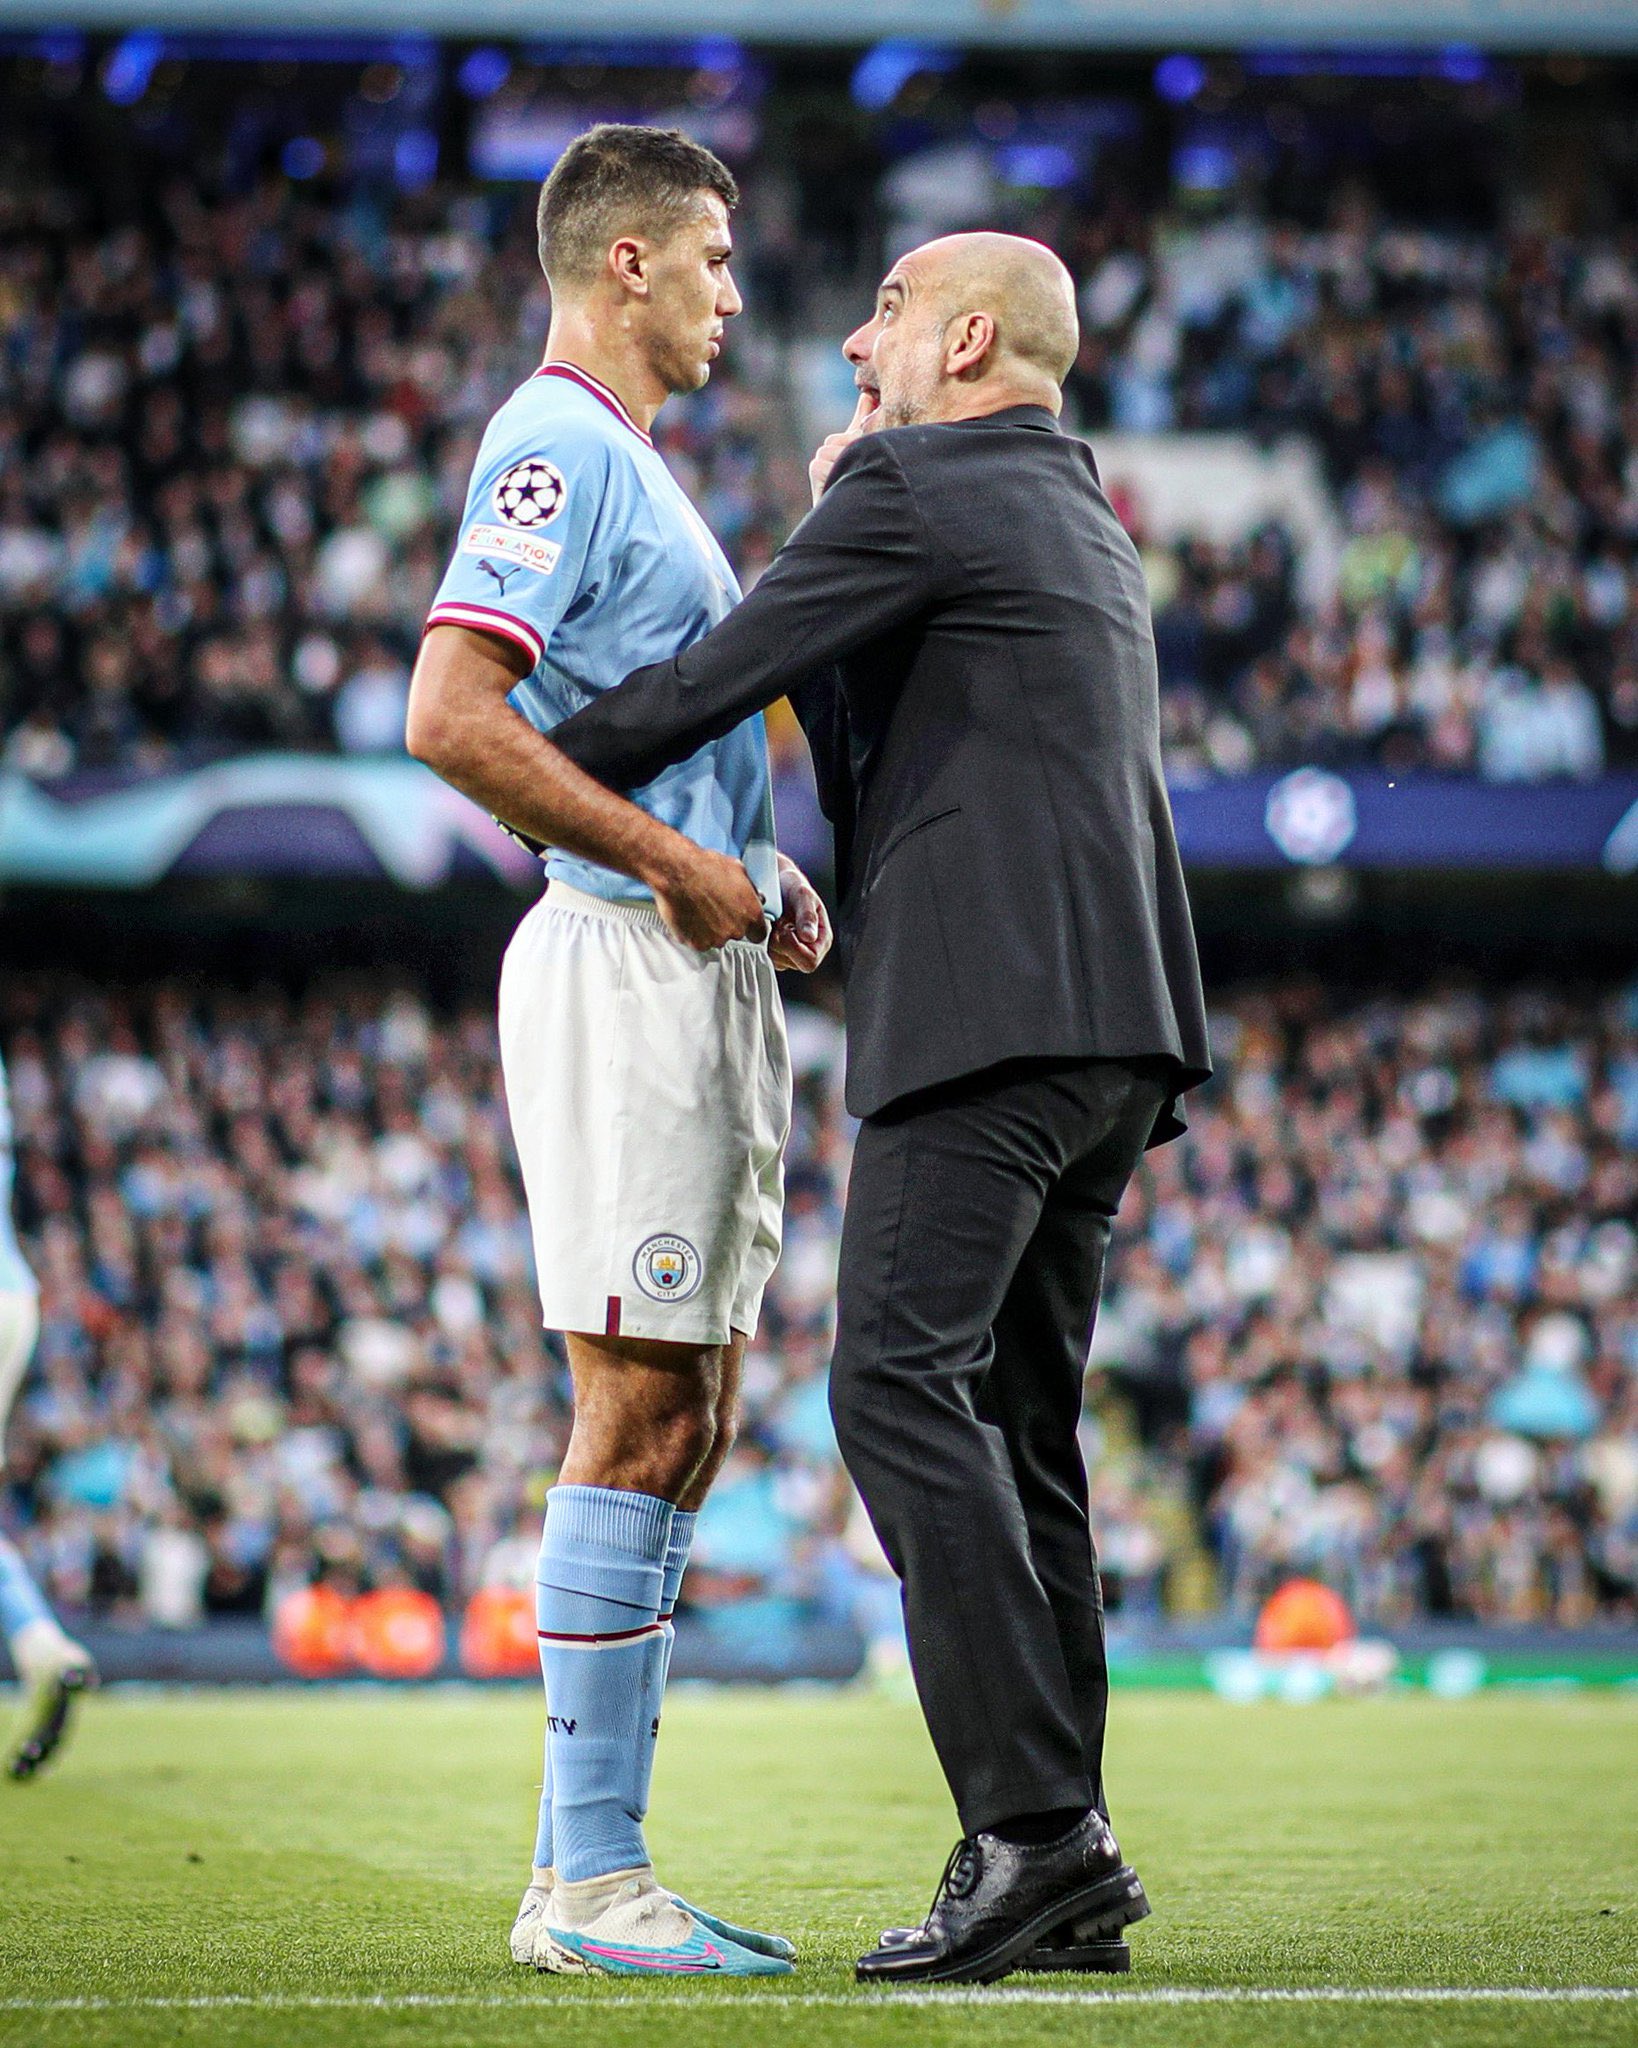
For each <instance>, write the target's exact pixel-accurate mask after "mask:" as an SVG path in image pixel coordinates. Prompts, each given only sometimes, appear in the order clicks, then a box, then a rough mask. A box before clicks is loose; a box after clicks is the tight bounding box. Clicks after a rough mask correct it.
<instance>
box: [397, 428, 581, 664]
mask: <svg viewBox="0 0 1638 2048" xmlns="http://www.w3.org/2000/svg"><path fill="white" fill-rule="evenodd" d="M609 469H610V459H609V449H608V445H607V443H606V442H605V441H602V440H600V439H599V438H598V437H597V436H596V435H595V434H592V433H588V432H587V431H585V430H584V429H583V428H581V427H580V426H579V425H578V424H572V423H571V424H565V423H563V422H560V421H559V422H551V421H548V422H542V423H540V424H538V425H536V426H535V427H533V428H532V429H526V430H524V431H522V432H519V431H514V432H512V433H510V434H507V435H494V434H491V435H487V436H485V439H484V444H483V446H482V447H481V448H480V449H479V451H478V460H477V463H476V465H475V466H474V468H473V471H472V482H471V485H470V487H469V488H468V491H467V498H466V509H465V511H464V512H463V514H462V516H461V530H460V534H459V537H458V538H457V540H456V543H455V552H454V554H453V556H452V557H451V560H450V564H449V567H448V569H447V570H445V572H444V580H443V582H442V583H441V584H440V585H439V587H438V596H437V599H436V601H435V603H434V604H433V607H432V610H431V612H430V613H429V614H428V617H427V624H428V626H429V627H431V626H467V627H471V628H473V629H475V630H476V631H478V632H483V633H495V634H498V635H499V636H500V637H501V638H502V639H503V640H510V641H512V642H513V643H514V644H515V645H516V646H518V647H520V648H522V650H523V651H524V652H525V653H526V654H527V655H528V657H529V662H530V666H531V667H535V666H538V664H539V663H540V661H541V660H542V658H543V657H544V655H545V653H546V649H547V646H548V644H549V643H550V641H551V637H552V632H553V629H554V628H555V627H556V626H557V624H558V622H559V620H560V619H562V617H563V615H564V614H565V612H567V611H568V609H569V607H570V606H571V605H572V604H573V603H574V601H575V599H576V597H578V596H579V595H580V592H581V590H582V589H583V588H584V587H585V584H586V582H587V564H588V562H589V560H590V559H591V556H592V553H593V549H594V547H595V544H596V539H597V533H598V529H599V526H600V525H601V524H603V523H604V522H605V512H606V507H605V499H606V496H607V492H608V486H609Z"/></svg>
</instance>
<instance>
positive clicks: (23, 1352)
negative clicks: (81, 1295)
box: [0, 1288, 40, 1428]
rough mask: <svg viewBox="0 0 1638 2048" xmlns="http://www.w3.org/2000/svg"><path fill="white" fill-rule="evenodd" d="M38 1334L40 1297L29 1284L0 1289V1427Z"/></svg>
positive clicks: (18, 1385) (2, 1425)
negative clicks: (25, 1287)
mask: <svg viewBox="0 0 1638 2048" xmlns="http://www.w3.org/2000/svg"><path fill="white" fill-rule="evenodd" d="M39 1334H40V1299H39V1296H38V1295H37V1294H35V1292H34V1291H33V1289H32V1288H28V1289H17V1290H15V1291H12V1290H8V1291H6V1292H5V1293H0V1428H3V1427H4V1424H5V1420H6V1417H7V1416H8V1415H9V1414H10V1413H11V1404H12V1402H13V1401H14V1400H16V1398H17V1389H18V1388H19V1387H20V1386H21V1385H22V1383H23V1375H24V1373H26V1372H27V1371H28V1362H29V1360H30V1359H31V1358H32V1357H33V1356H34V1345H35V1341H36V1339H37V1338H38V1337H39Z"/></svg>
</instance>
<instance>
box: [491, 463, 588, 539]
mask: <svg viewBox="0 0 1638 2048" xmlns="http://www.w3.org/2000/svg"><path fill="white" fill-rule="evenodd" d="M568 495H569V487H568V485H567V484H566V483H565V482H564V481H563V476H562V472H561V471H559V470H556V469H554V468H553V467H552V465H551V464H550V463H549V462H543V461H542V460H541V458H540V457H539V456H538V455H532V456H530V457H529V459H528V460H527V461H526V462H514V463H513V465H512V467H511V468H510V469H509V470H507V471H506V473H505V474H504V475H503V476H500V477H498V478H497V479H496V481H495V488H494V491H493V493H492V495H491V503H492V504H493V505H494V507H495V517H496V518H497V519H504V520H505V522H506V524H507V525H508V526H518V527H521V528H522V529H523V531H524V532H525V533H531V532H533V531H534V529H535V528H536V527H537V526H550V525H551V523H552V521H553V520H554V519H555V518H556V517H557V515H558V514H559V513H560V512H561V511H562V510H563V502H564V500H565V499H566V498H567V497H568Z"/></svg>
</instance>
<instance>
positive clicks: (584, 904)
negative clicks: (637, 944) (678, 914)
mask: <svg viewBox="0 0 1638 2048" xmlns="http://www.w3.org/2000/svg"><path fill="white" fill-rule="evenodd" d="M546 903H547V907H548V908H549V909H552V910H578V911H581V912H582V913H583V914H584V915H585V916H587V917H606V918H608V919H609V920H610V921H611V923H614V924H634V925H638V926H640V927H641V928H642V929H643V930H644V931H650V932H663V931H664V930H665V928H666V925H665V919H664V918H663V917H662V916H661V915H660V911H659V906H658V904H655V903H625V902H621V901H620V900H619V899H617V898H615V897H613V896H593V895H592V894H591V893H590V892H589V891H588V890H585V889H574V888H571V887H570V886H569V884H568V883H567V882H559V881H557V880H556V879H553V880H552V881H549V882H548V883H547V884H546Z"/></svg>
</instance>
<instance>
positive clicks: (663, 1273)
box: [631, 1232, 701, 1301]
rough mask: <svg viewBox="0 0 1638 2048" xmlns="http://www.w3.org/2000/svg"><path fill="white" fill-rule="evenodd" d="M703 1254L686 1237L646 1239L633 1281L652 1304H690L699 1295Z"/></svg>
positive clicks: (633, 1268)
mask: <svg viewBox="0 0 1638 2048" xmlns="http://www.w3.org/2000/svg"><path fill="white" fill-rule="evenodd" d="M700 1271H701V1269H700V1255H699V1253H698V1252H697V1251H695V1249H694V1247H693V1246H692V1245H691V1244H690V1243H689V1242H688V1240H687V1238H686V1237H671V1236H669V1235H667V1234H665V1233H663V1232H662V1234H661V1235H660V1236H658V1237H646V1238H644V1240H643V1242H642V1243H641V1244H640V1245H639V1246H638V1247H637V1256H636V1258H634V1259H633V1260H632V1262H631V1274H632V1278H633V1279H634V1280H635V1281H636V1282H637V1285H638V1286H639V1287H640V1288H641V1289H642V1290H643V1292H644V1293H645V1294H646V1295H647V1296H648V1298H649V1300H650V1301H687V1300H688V1299H689V1297H690V1296H691V1295H693V1294H697V1293H698V1292H699V1285H700Z"/></svg>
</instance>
